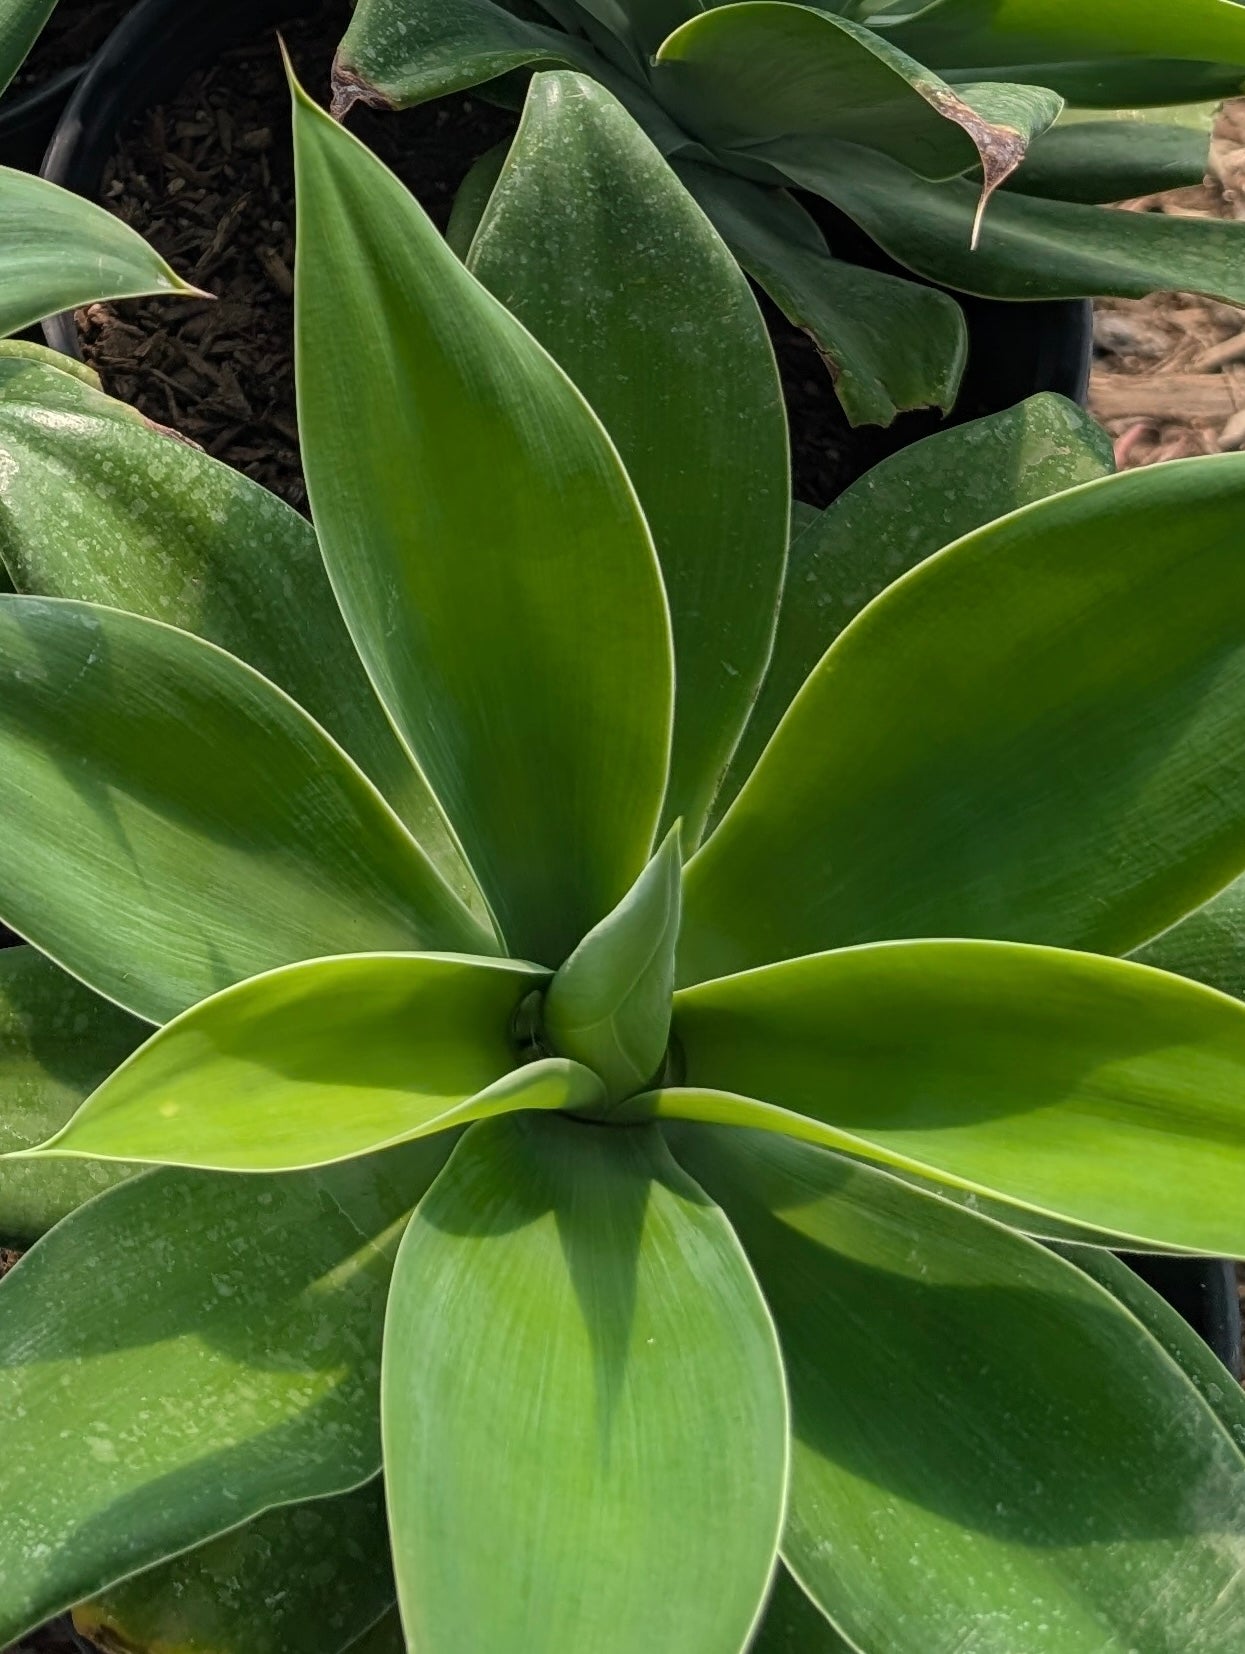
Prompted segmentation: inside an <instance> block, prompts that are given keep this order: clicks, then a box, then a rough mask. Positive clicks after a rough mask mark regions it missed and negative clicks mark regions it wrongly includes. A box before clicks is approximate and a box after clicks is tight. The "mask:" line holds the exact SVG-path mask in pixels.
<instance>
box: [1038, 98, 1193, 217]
mask: <svg viewBox="0 0 1245 1654" xmlns="http://www.w3.org/2000/svg"><path fill="white" fill-rule="evenodd" d="M1193 107H1194V112H1195V114H1196V117H1197V118H1196V119H1194V120H1188V119H1182V116H1184V115H1185V114H1186V111H1184V110H1181V109H1160V110H1154V111H1149V110H1144V109H1123V110H1116V111H1113V112H1112V113H1111V114H1110V115H1109V116H1108V117H1107V118H1105V119H1104V118H1102V117H1101V115H1100V113H1099V111H1097V110H1074V111H1070V112H1069V115H1068V117H1067V118H1065V119H1064V120H1062V121H1060V122H1059V124H1058V125H1057V126H1054V127H1052V128H1051V130H1050V131H1049V132H1046V133H1043V135H1042V136H1041V137H1040V138H1039V139H1038V140H1037V142H1036V143H1035V144H1034V145H1033V147H1032V148H1031V149H1030V150H1029V153H1028V154H1027V155H1026V156H1025V164H1024V166H1022V167H1021V168H1020V169H1019V171H1018V172H1015V173H1013V175H1012V177H1011V178H1010V179H1009V180H1008V186H1007V187H1008V188H1009V189H1013V190H1016V191H1018V192H1019V193H1020V194H1021V195H1045V196H1050V197H1052V198H1053V199H1055V200H1057V201H1082V202H1088V203H1094V202H1104V201H1126V200H1128V199H1129V198H1130V197H1132V196H1135V195H1148V194H1150V193H1151V191H1156V190H1170V189H1179V188H1181V187H1182V186H1184V185H1190V184H1200V183H1201V182H1202V180H1203V178H1204V177H1205V175H1206V173H1207V171H1208V169H1209V166H1210V154H1209V152H1210V137H1211V129H1212V127H1213V125H1214V117H1215V114H1216V112H1217V110H1218V108H1219V105H1218V104H1216V103H1206V104H1200V105H1195V106H1193ZM1155 116H1159V117H1162V118H1161V119H1155V118H1154V117H1155Z"/></svg>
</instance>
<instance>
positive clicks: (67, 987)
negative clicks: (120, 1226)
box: [0, 947, 150, 1246]
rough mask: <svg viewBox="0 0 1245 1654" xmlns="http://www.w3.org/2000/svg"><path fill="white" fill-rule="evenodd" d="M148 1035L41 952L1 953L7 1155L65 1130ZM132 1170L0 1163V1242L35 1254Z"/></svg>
mask: <svg viewBox="0 0 1245 1654" xmlns="http://www.w3.org/2000/svg"><path fill="white" fill-rule="evenodd" d="M149 1032H150V1029H149V1028H148V1027H147V1026H146V1025H145V1024H144V1023H141V1022H138V1021H137V1020H136V1019H135V1018H134V1017H131V1016H128V1015H127V1014H126V1012H124V1011H121V1010H118V1008H117V1007H116V1006H115V1005H110V1004H109V1003H108V1001H107V1000H106V999H100V997H99V996H98V995H97V994H93V993H92V992H91V990H90V989H89V988H84V987H83V986H82V984H81V982H77V981H75V980H74V978H73V977H72V976H66V974H65V972H64V971H62V970H59V969H58V968H57V966H55V965H54V964H53V963H52V961H51V960H50V959H45V958H44V957H43V955H42V954H41V953H38V952H36V950H35V949H34V948H24V947H17V948H5V949H4V950H3V951H0V1151H2V1152H3V1154H4V1155H8V1154H10V1153H11V1152H12V1151H13V1150H15V1149H26V1148H30V1147H32V1146H33V1145H34V1144H35V1143H40V1142H42V1141H43V1140H44V1139H45V1138H47V1137H50V1136H51V1135H52V1133H53V1132H55V1131H58V1130H59V1129H60V1128H61V1126H63V1125H64V1124H65V1122H66V1121H67V1120H68V1119H69V1117H70V1115H71V1114H73V1112H74V1110H75V1109H76V1108H77V1107H78V1104H79V1103H81V1101H82V1100H83V1098H84V1097H86V1096H87V1094H88V1093H89V1092H91V1091H93V1090H94V1088H95V1087H96V1086H97V1085H98V1084H99V1083H100V1081H101V1080H103V1079H106V1078H107V1076H108V1075H109V1074H111V1072H112V1071H113V1069H114V1068H115V1067H116V1066H117V1064H118V1063H120V1062H122V1061H123V1060H124V1059H125V1058H126V1057H128V1056H129V1054H130V1052H131V1051H133V1049H134V1048H135V1046H136V1045H138V1044H139V1043H140V1042H141V1041H142V1039H143V1038H144V1036H145V1035H146V1034H148V1033H149ZM130 1170H131V1168H129V1167H127V1166H118V1165H112V1166H104V1165H100V1164H98V1163H95V1162H87V1161H82V1162H79V1163H78V1164H77V1165H71V1164H68V1163H61V1164H52V1163H51V1162H48V1163H46V1164H36V1163H35V1162H33V1161H29V1160H18V1161H13V1160H9V1159H0V1243H5V1244H8V1245H13V1244H16V1245H18V1246H29V1245H30V1244H31V1243H32V1242H34V1241H36V1240H38V1238H39V1236H40V1235H43V1234H46V1232H47V1231H48V1230H49V1229H51V1228H52V1226H53V1224H56V1223H59V1222H60V1220H61V1218H63V1217H64V1216H65V1215H66V1213H68V1212H72V1211H73V1209H74V1207H75V1206H81V1205H82V1203H83V1201H85V1200H89V1199H90V1198H91V1196H92V1195H97V1194H99V1193H100V1191H101V1190H102V1189H107V1188H110V1187H111V1186H112V1184H114V1183H117V1182H119V1181H121V1179H123V1178H125V1177H127V1176H128V1175H129V1173H130Z"/></svg>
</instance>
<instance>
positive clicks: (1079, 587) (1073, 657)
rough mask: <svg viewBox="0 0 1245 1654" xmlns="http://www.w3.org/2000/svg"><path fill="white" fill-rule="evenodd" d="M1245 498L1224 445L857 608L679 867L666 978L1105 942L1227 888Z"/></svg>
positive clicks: (1238, 823) (1005, 525)
mask: <svg viewBox="0 0 1245 1654" xmlns="http://www.w3.org/2000/svg"><path fill="white" fill-rule="evenodd" d="M1243 509H1245V460H1240V459H1238V458H1237V457H1236V456H1235V455H1231V456H1222V457H1215V458H1213V459H1199V460H1191V461H1189V462H1188V464H1187V465H1181V466H1160V467H1156V468H1154V469H1151V470H1148V471H1137V472H1132V473H1128V474H1126V475H1123V476H1118V477H1106V478H1104V479H1103V480H1102V481H1100V482H1095V483H1090V484H1088V485H1086V486H1085V487H1083V488H1076V489H1072V490H1069V491H1068V492H1067V493H1063V494H1057V495H1055V496H1054V498H1052V499H1048V500H1043V501H1040V502H1038V503H1037V504H1035V505H1031V506H1028V507H1026V508H1025V509H1024V510H1023V511H1019V512H1015V513H1014V514H1012V515H1011V516H1009V517H1004V518H1002V519H1001V520H1000V521H999V522H997V523H993V524H991V525H989V526H988V527H986V528H983V529H980V530H978V531H977V532H976V533H974V534H970V535H968V536H967V537H966V538H964V539H962V540H960V541H958V542H957V543H956V544H955V545H953V546H951V547H948V548H947V550H945V551H943V552H941V553H939V554H938V555H937V556H935V557H931V558H929V559H928V560H927V561H926V562H924V563H922V564H921V565H920V566H919V567H918V568H916V569H914V570H913V571H912V572H911V573H909V574H907V575H905V576H904V578H903V579H902V580H900V581H899V582H898V583H897V584H896V585H894V586H892V587H891V588H890V589H889V590H888V591H887V592H885V593H884V594H883V595H882V596H881V597H880V598H878V599H876V600H875V601H874V602H873V603H871V604H870V605H869V607H868V608H867V609H865V610H864V612H863V613H862V614H861V615H859V616H858V617H857V619H856V620H855V621H853V622H852V624H851V625H850V626H849V627H848V628H847V630H846V631H845V632H844V633H843V634H842V635H841V636H840V637H839V638H838V639H837V641H836V642H835V643H834V644H833V645H832V646H831V648H830V649H829V650H828V652H827V653H826V655H825V656H824V657H823V659H822V660H821V662H820V664H819V665H818V666H817V668H816V669H815V671H814V672H813V674H812V676H811V677H810V678H809V680H808V682H807V683H806V684H805V686H804V688H803V689H802V690H801V691H800V693H799V695H798V696H797V698H796V700H795V702H794V704H793V705H792V707H791V709H790V711H789V712H788V713H787V715H786V716H785V718H784V719H783V721H782V723H781V724H780V725H779V727H778V729H777V731H776V732H775V735H774V738H773V740H772V741H771V742H770V745H769V746H768V747H767V749H766V751H765V754H764V756H763V757H762V759H761V761H760V763H759V764H758V765H757V768H756V769H755V770H754V772H753V774H752V776H751V777H750V779H749V780H748V782H747V784H746V785H745V786H744V788H743V790H742V792H741V793H740V794H739V797H738V798H737V799H736V801H735V803H734V804H733V805H732V806H731V808H730V810H729V811H728V812H727V814H726V816H725V817H724V819H723V821H722V824H721V826H720V827H719V828H718V830H717V831H716V832H715V833H714V835H713V837H712V838H711V839H710V840H709V841H708V842H707V844H706V845H705V846H704V848H703V849H702V850H701V851H700V852H699V853H698V854H697V855H696V856H695V857H694V858H693V860H692V861H691V862H690V863H689V865H688V867H687V869H686V871H685V874H684V886H683V901H684V922H683V935H682V938H681V942H680V948H681V955H680V973H681V979H682V980H683V981H688V982H690V981H695V980H700V979H703V978H705V977H708V976H720V975H725V974H726V973H728V972H730V971H735V970H742V969H745V968H747V967H748V966H750V965H758V964H765V963H768V962H769V961H770V960H773V959H777V958H783V957H788V958H789V957H792V956H795V955H799V954H805V953H815V952H818V951H820V950H821V949H823V948H828V947H843V946H846V945H848V944H850V943H855V942H867V941H876V940H880V939H883V938H886V937H894V936H998V937H1006V938H1012V939H1015V940H1017V941H1035V942H1049V943H1052V944H1054V945H1057V946H1061V947H1078V948H1089V949H1094V950H1099V951H1102V952H1106V953H1124V952H1127V951H1128V950H1129V949H1131V948H1134V947H1136V946H1138V945H1139V944H1140V943H1141V942H1142V941H1144V940H1146V939H1147V938H1149V937H1152V936H1154V935H1156V934H1157V933H1158V932H1159V931H1161V930H1162V929H1164V927H1165V926H1167V925H1170V924H1172V923H1174V921H1175V920H1177V919H1178V918H1180V917H1182V916H1183V915H1184V914H1186V913H1188V912H1190V911H1191V910H1192V909H1193V908H1195V907H1197V906H1199V905H1200V904H1201V903H1202V902H1203V901H1205V900H1207V899H1208V898H1209V897H1210V896H1211V895H1213V894H1214V893H1215V892H1216V891H1218V890H1221V889H1222V888H1223V887H1224V886H1225V885H1226V884H1228V883H1230V882H1231V880H1232V879H1233V878H1235V877H1236V876H1237V874H1238V873H1240V872H1241V870H1242V867H1243V866H1245V697H1243V696H1242V694H1241V692H1240V683H1241V680H1242V675H1243V674H1245V644H1243V642H1242V637H1241V632H1240V628H1239V626H1238V625H1237V621H1236V616H1237V615H1238V614H1239V613H1240V612H1241V608H1242V605H1245V561H1243V560H1242V558H1241V556H1240V523H1241V513H1242V510H1243ZM828 731H833V740H830V739H829V738H828V735H827V732H828Z"/></svg>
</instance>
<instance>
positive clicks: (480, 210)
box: [445, 139, 510, 279]
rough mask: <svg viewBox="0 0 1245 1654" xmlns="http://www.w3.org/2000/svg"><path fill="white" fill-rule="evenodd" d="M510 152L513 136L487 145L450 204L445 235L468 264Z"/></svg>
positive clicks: (451, 245)
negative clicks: (490, 146)
mask: <svg viewBox="0 0 1245 1654" xmlns="http://www.w3.org/2000/svg"><path fill="white" fill-rule="evenodd" d="M509 153H510V140H509V139H506V140H504V141H503V142H502V143H499V144H494V145H493V147H492V149H486V150H485V152H484V154H483V155H481V156H480V158H479V160H478V161H474V162H473V163H472V165H471V167H470V168H469V169H468V172H467V176H466V177H465V178H464V179H463V181H462V183H461V184H460V185H459V186H458V193H457V194H456V195H455V197H454V205H453V206H452V207H451V208H450V221H449V223H448V224H447V225H446V226H445V239H446V242H447V243H448V244H449V246H450V247H451V248H452V249H453V251H454V252H455V253H457V254H458V256H459V258H460V259H462V261H463V263H464V264H466V262H467V257H468V254H469V253H470V252H471V243H472V242H473V241H474V240H475V234H476V231H477V230H478V229H479V228H480V223H481V220H482V219H483V217H484V214H485V212H486V211H487V210H488V204H489V201H490V200H491V199H492V195H493V191H494V189H496V187H497V180H498V179H499V178H500V177H501V173H502V168H503V167H504V166H505V164H506V157H507V156H508V155H509ZM482 279H483V278H482Z"/></svg>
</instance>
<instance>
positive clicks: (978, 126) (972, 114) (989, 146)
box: [917, 85, 1029, 252]
mask: <svg viewBox="0 0 1245 1654" xmlns="http://www.w3.org/2000/svg"><path fill="white" fill-rule="evenodd" d="M917 90H918V91H919V92H920V93H921V96H922V97H923V98H925V100H926V101H927V102H928V103H929V104H930V105H931V106H932V107H933V108H934V109H936V110H937V111H938V113H939V114H940V115H944V116H945V117H946V118H947V120H949V121H954V122H955V124H956V125H957V126H959V127H962V128H963V130H964V131H965V132H967V134H968V136H969V137H970V138H971V139H972V140H973V147H974V148H975V149H976V151H977V153H978V155H979V156H980V157H981V196H980V199H979V200H978V202H977V213H976V216H975V217H974V219H973V234H972V241H971V246H972V248H973V251H974V252H976V250H977V244H978V243H979V242H980V240H981V226H982V222H983V220H984V219H985V215H986V207H987V206H988V205H989V201H990V197H991V196H992V195H993V194H994V192H995V190H996V189H998V188H999V186H1000V185H1001V184H1005V183H1006V182H1007V180H1008V179H1009V178H1010V177H1011V175H1012V173H1013V172H1015V170H1016V168H1017V167H1018V166H1019V165H1020V163H1021V162H1022V161H1023V160H1024V158H1025V154H1026V152H1027V150H1028V148H1029V139H1028V138H1027V137H1026V136H1025V134H1024V133H1023V132H1021V131H1020V130H1019V128H1017V127H1014V126H1002V125H997V124H996V123H995V122H993V121H988V120H987V119H986V118H985V116H984V115H981V114H979V113H978V112H977V110H975V109H974V108H973V107H972V106H971V104H967V103H965V102H964V100H963V98H961V97H958V96H957V95H956V93H954V92H953V91H952V90H951V88H950V87H948V86H942V85H937V86H931V85H920V86H918V88H917Z"/></svg>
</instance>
